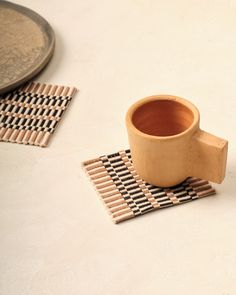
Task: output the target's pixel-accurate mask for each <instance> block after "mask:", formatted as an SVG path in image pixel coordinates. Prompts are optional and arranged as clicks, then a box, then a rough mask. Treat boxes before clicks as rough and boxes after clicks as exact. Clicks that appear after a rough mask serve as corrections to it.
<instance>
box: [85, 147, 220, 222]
mask: <svg viewBox="0 0 236 295" xmlns="http://www.w3.org/2000/svg"><path fill="white" fill-rule="evenodd" d="M83 165H84V167H85V170H86V171H87V173H88V175H89V177H90V179H91V181H92V182H93V183H94V185H95V187H96V189H97V191H98V193H99V195H100V196H101V198H102V200H103V202H104V204H105V206H106V207H107V209H108V211H109V213H110V214H111V216H112V219H113V221H114V222H115V223H118V222H121V221H124V220H126V219H130V218H133V217H136V216H139V215H143V214H145V213H148V212H151V211H153V210H157V209H162V208H166V207H171V206H174V205H178V204H183V203H186V202H189V201H193V200H195V199H199V198H202V197H206V196H209V195H212V194H215V190H214V189H213V188H212V187H211V185H210V184H209V182H208V181H206V180H202V179H199V178H192V177H191V178H188V179H187V180H185V181H184V182H182V183H181V184H179V185H177V186H175V187H171V188H160V187H156V186H153V185H151V184H148V183H146V182H144V181H143V180H142V179H141V178H140V177H139V176H138V174H137V173H136V171H135V170H134V168H133V165H132V161H131V154H130V150H125V151H120V152H118V153H114V154H110V155H106V156H101V157H99V158H97V159H93V160H90V161H86V162H84V163H83Z"/></svg>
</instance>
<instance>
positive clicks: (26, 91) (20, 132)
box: [0, 82, 76, 147]
mask: <svg viewBox="0 0 236 295" xmlns="http://www.w3.org/2000/svg"><path fill="white" fill-rule="evenodd" d="M75 93H76V88H74V87H65V86H58V85H46V84H42V83H35V82H30V83H28V84H26V85H24V86H23V87H20V88H18V89H16V90H15V91H13V92H11V93H8V94H5V95H3V96H0V141H6V142H15V143H23V144H31V145H37V146H42V147H44V146H47V144H48V141H49V138H50V137H51V134H52V133H53V132H54V130H55V128H56V127H57V124H58V122H59V121H60V119H61V117H62V115H63V113H64V111H65V110H66V108H67V107H68V105H69V103H70V101H71V99H72V97H73V95H74V94H75Z"/></svg>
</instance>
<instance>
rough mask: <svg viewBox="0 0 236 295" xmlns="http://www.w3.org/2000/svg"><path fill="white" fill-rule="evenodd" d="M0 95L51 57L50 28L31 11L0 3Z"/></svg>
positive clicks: (24, 78)
mask: <svg viewBox="0 0 236 295" xmlns="http://www.w3.org/2000/svg"><path fill="white" fill-rule="evenodd" d="M0 32H1V46H0V94H3V93H5V92H7V91H10V90H12V89H14V88H16V87H17V86H19V85H20V84H22V83H25V82H27V81H29V79H31V78H32V77H33V76H35V75H36V74H37V73H39V71H41V70H42V69H43V67H44V66H45V65H46V64H47V62H48V61H49V59H50V58H51V56H52V54H53V51H54V46H55V38H54V33H53V30H52V28H51V26H50V25H49V24H48V22H47V21H46V20H45V19H43V18H42V17H41V16H40V15H38V14H37V13H35V12H34V11H32V10H30V9H28V8H26V7H23V6H20V5H17V4H14V3H10V2H7V1H0Z"/></svg>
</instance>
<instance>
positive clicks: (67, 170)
mask: <svg viewBox="0 0 236 295" xmlns="http://www.w3.org/2000/svg"><path fill="white" fill-rule="evenodd" d="M15 2H17V3H18V4H22V5H25V6H28V7H29V8H31V9H33V10H35V11H36V12H38V13H40V14H41V15H42V16H44V17H45V18H46V19H47V20H48V21H49V22H50V24H51V25H52V27H53V28H54V30H55V34H56V38H57V44H56V51H55V54H54V57H53V59H52V61H51V62H50V64H49V65H48V67H47V68H46V69H45V71H44V72H43V73H42V74H41V75H40V76H39V77H38V78H37V80H38V81H41V82H46V83H54V84H62V85H69V86H76V87H78V88H79V89H80V92H79V93H78V94H77V95H76V96H75V97H74V99H73V101H72V103H71V105H70V107H69V109H68V111H67V113H66V114H65V116H64V118H63V120H62V122H61V124H59V126H58V129H57V131H56V132H55V134H54V136H53V138H52V140H51V141H50V144H49V146H48V147H47V148H44V149H43V148H39V147H34V146H24V145H18V144H10V143H9V144H8V143H0V294H1V295H16V294H17V295H28V294H30V295H39V294H40V295H41V294H42V295H52V294H53V295H54V294H55V295H62V294H63V295H64V294H68V295H78V294H81V295H82V294H83V295H100V294H102V295H111V294H112V295H120V294H121V295H152V294H161V295H169V294H177V295H178V294H181V295H185V294H186V295H187V294H192V295H195V294H207V295H211V294H212V295H218V294H219V295H229V294H236V251H235V249H236V195H235V191H236V182H235V180H236V140H235V132H236V119H235V117H236V1H230V0H229V1H227V0H225V1H224V0H221V1H220V0H214V1H213V0H212V1H210V0H200V1H199V0H196V1H195V0H175V1H174V0H173V1H170V0H158V1H155V0H152V1H151V0H119V1H118V0H117V1H115V0H113V1H111V0H110V1H109V0H101V1H96V0H86V1H85V0H84V1H83V0H79V1H78V0H67V1H58V0H50V1H42V0H18V1H15ZM164 93H165V94H173V95H178V96H182V97H184V98H187V99H189V100H190V101H192V102H193V103H194V104H195V105H197V106H198V108H199V109H200V112H201V127H202V128H203V129H205V130H207V131H208V132H212V133H213V134H216V135H218V136H221V137H223V138H226V139H228V140H229V157H228V168H227V176H226V179H225V181H224V183H223V184H221V185H215V187H216V189H217V191H218V194H217V195H216V196H212V197H209V198H205V199H202V200H199V201H196V202H192V203H189V204H186V205H182V206H178V207H175V208H170V209H165V210H162V211H158V212H154V213H151V214H147V215H145V216H143V217H140V218H136V219H133V220H131V221H128V222H124V223H122V224H119V225H114V224H113V223H112V221H111V218H110V216H109V215H108V214H107V212H106V210H105V208H104V207H103V204H102V203H101V201H100V200H99V198H98V196H97V194H96V192H95V191H94V188H93V186H92V185H91V183H90V182H89V180H88V178H87V176H86V175H85V173H84V172H83V170H82V169H81V162H82V161H84V160H88V159H91V158H94V157H97V156H99V155H102V154H106V153H112V152H116V151H118V150H121V149H123V148H127V147H128V141H127V136H126V130H125V125H124V116H125V112H126V110H127V108H128V107H129V106H130V105H131V104H132V103H134V102H135V101H136V100H138V99H140V98H143V97H145V96H149V95H153V94H164Z"/></svg>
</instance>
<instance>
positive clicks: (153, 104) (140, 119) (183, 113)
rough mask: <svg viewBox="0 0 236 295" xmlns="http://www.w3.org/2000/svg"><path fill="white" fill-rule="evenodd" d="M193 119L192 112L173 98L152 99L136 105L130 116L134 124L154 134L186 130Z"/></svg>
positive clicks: (174, 133)
mask: <svg viewBox="0 0 236 295" xmlns="http://www.w3.org/2000/svg"><path fill="white" fill-rule="evenodd" d="M193 119H194V115H193V112H192V111H191V109H189V108H188V107H186V106H185V105H183V104H181V103H179V102H177V101H174V100H153V101H149V102H147V103H145V104H143V105H141V106H140V107H138V108H137V109H136V110H135V111H134V113H133V116H132V122H133V124H134V126H135V127H136V128H137V129H138V130H140V131H141V132H143V133H146V134H149V135H154V136H172V135H176V134H179V133H182V132H184V131H185V130H187V129H188V128H189V127H190V126H191V124H192V122H193Z"/></svg>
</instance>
